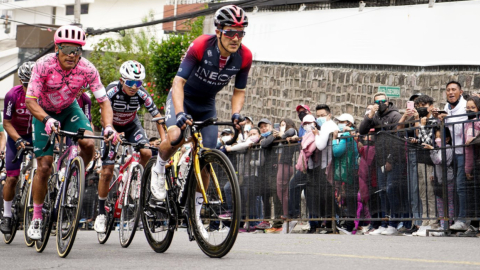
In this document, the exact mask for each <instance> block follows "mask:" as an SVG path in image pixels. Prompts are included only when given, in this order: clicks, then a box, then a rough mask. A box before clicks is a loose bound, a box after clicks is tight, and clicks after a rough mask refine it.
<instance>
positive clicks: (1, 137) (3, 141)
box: [0, 131, 7, 152]
mask: <svg viewBox="0 0 480 270" xmlns="http://www.w3.org/2000/svg"><path fill="white" fill-rule="evenodd" d="M6 145H7V137H6V136H5V132H3V131H1V132H0V150H1V151H3V152H5V146H6Z"/></svg>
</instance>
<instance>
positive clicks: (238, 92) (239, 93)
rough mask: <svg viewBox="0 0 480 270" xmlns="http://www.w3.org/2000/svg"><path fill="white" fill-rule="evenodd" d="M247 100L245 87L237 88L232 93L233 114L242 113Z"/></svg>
mask: <svg viewBox="0 0 480 270" xmlns="http://www.w3.org/2000/svg"><path fill="white" fill-rule="evenodd" d="M244 102H245V89H238V88H235V90H234V91H233V95H232V115H233V114H234V113H240V111H241V110H242V108H243V103H244Z"/></svg>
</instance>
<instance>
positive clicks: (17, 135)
mask: <svg viewBox="0 0 480 270" xmlns="http://www.w3.org/2000/svg"><path fill="white" fill-rule="evenodd" d="M34 64H35V62H26V63H23V65H22V66H20V67H19V68H18V77H19V78H20V81H21V82H22V85H17V86H15V87H13V88H12V89H11V90H10V91H8V93H7V95H6V96H5V101H4V102H5V103H4V109H3V118H4V127H5V130H6V131H7V134H8V138H7V144H8V146H7V155H6V161H7V162H5V163H6V169H7V179H6V180H7V181H6V183H5V186H4V187H3V218H2V223H1V224H0V231H2V233H4V234H9V233H11V231H12V201H13V198H14V196H15V187H16V185H17V181H18V176H19V174H20V165H21V163H22V160H21V159H19V160H17V162H15V163H12V162H11V161H12V160H13V159H14V157H15V155H16V154H17V150H18V149H20V148H23V147H25V145H26V144H31V143H32V119H33V116H32V114H31V113H30V111H29V110H28V109H27V106H26V105H25V94H26V91H27V87H28V82H29V81H30V75H31V71H32V67H33V65H34Z"/></svg>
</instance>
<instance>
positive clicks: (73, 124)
mask: <svg viewBox="0 0 480 270" xmlns="http://www.w3.org/2000/svg"><path fill="white" fill-rule="evenodd" d="M62 116H63V121H61V122H62V124H63V126H62V129H63V130H67V131H70V132H77V131H78V129H80V128H84V129H85V135H90V136H91V135H93V131H92V126H91V125H90V121H89V120H88V118H87V117H86V116H85V114H84V113H83V111H82V109H81V108H80V106H78V103H77V101H75V102H73V103H72V105H70V106H69V107H68V108H66V109H65V110H63V111H62ZM78 144H79V145H80V149H81V151H80V153H79V156H80V157H82V159H83V164H88V163H90V161H91V160H92V159H93V155H94V154H95V143H94V141H93V139H81V140H78Z"/></svg>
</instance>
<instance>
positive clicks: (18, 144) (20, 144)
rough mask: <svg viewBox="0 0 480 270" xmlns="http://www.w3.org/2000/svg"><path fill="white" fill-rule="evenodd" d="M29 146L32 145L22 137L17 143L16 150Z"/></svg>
mask: <svg viewBox="0 0 480 270" xmlns="http://www.w3.org/2000/svg"><path fill="white" fill-rule="evenodd" d="M27 144H30V143H29V142H27V141H25V140H24V139H23V138H22V137H20V138H18V139H17V140H16V141H15V148H17V150H20V149H21V148H25V145H27ZM2 154H3V151H2ZM2 158H3V157H2Z"/></svg>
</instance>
